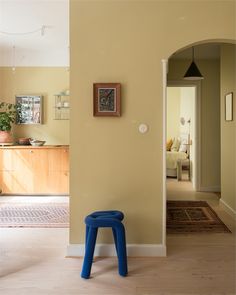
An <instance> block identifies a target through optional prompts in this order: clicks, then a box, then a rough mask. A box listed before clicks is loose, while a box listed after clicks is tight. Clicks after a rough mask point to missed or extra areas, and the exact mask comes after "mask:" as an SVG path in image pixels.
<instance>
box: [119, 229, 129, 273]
mask: <svg viewBox="0 0 236 295" xmlns="http://www.w3.org/2000/svg"><path fill="white" fill-rule="evenodd" d="M121 225H122V226H119V227H118V228H116V237H117V250H118V251H117V256H118V268H119V274H120V275H121V276H123V277H125V276H126V275H127V273H128V268H127V254H126V241H125V228H124V226H123V224H121Z"/></svg>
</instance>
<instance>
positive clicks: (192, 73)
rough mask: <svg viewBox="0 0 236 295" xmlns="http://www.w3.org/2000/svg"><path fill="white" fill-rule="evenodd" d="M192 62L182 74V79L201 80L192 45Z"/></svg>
mask: <svg viewBox="0 0 236 295" xmlns="http://www.w3.org/2000/svg"><path fill="white" fill-rule="evenodd" d="M192 53H193V55H192V63H191V65H190V66H189V68H188V70H187V72H186V73H185V75H184V80H202V79H204V77H203V76H202V74H201V73H200V71H199V69H198V67H197V65H196V64H195V62H194V48H193V47H192Z"/></svg>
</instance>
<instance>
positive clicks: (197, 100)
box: [166, 80, 201, 191]
mask: <svg viewBox="0 0 236 295" xmlns="http://www.w3.org/2000/svg"><path fill="white" fill-rule="evenodd" d="M167 87H194V89H195V97H194V120H195V122H194V123H195V124H194V126H195V128H194V134H195V138H192V140H193V143H194V146H193V148H194V163H195V165H194V167H193V169H194V171H193V174H194V178H193V189H194V190H196V191H199V190H200V187H201V186H200V183H201V161H200V159H201V155H200V151H201V145H200V141H201V140H200V139H201V118H200V115H201V97H200V93H201V88H200V87H201V84H200V81H185V80H176V81H173V80H170V81H167ZM166 99H167V97H166ZM166 116H167V115H166Z"/></svg>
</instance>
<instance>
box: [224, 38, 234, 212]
mask: <svg viewBox="0 0 236 295" xmlns="http://www.w3.org/2000/svg"><path fill="white" fill-rule="evenodd" d="M229 92H233V95H234V98H233V100H234V101H233V121H227V122H226V121H225V95H226V94H227V93H229ZM221 168H222V171H221V200H223V202H224V203H225V204H226V205H228V206H229V207H230V208H232V209H233V210H235V211H236V46H235V45H231V44H225V45H222V46H221Z"/></svg>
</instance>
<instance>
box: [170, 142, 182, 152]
mask: <svg viewBox="0 0 236 295" xmlns="http://www.w3.org/2000/svg"><path fill="white" fill-rule="evenodd" d="M179 147H180V140H179V139H175V140H174V142H173V144H172V146H171V149H170V150H171V151H172V152H178V150H179Z"/></svg>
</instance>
